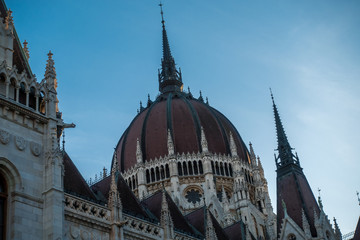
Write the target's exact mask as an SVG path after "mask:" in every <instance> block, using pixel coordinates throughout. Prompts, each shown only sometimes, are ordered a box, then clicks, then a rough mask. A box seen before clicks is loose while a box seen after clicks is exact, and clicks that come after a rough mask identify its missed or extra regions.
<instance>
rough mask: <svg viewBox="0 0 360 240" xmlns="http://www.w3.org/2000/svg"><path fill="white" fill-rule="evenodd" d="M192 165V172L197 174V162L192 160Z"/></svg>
mask: <svg viewBox="0 0 360 240" xmlns="http://www.w3.org/2000/svg"><path fill="white" fill-rule="evenodd" d="M193 166H194V174H195V175H198V174H199V171H198V166H197V162H196V161H194V162H193Z"/></svg>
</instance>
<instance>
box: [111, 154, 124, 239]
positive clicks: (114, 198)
mask: <svg viewBox="0 0 360 240" xmlns="http://www.w3.org/2000/svg"><path fill="white" fill-rule="evenodd" d="M118 178H119V167H118V160H117V154H116V151H115V153H114V157H113V165H112V169H111V183H110V191H109V199H108V206H109V208H110V211H111V213H110V222H111V229H112V230H111V235H110V239H111V240H115V239H118V238H117V236H119V235H121V230H120V228H119V227H120V226H121V225H122V224H123V222H121V220H122V203H121V199H120V193H119V191H118V187H117V185H118Z"/></svg>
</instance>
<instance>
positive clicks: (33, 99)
mask: <svg viewBox="0 0 360 240" xmlns="http://www.w3.org/2000/svg"><path fill="white" fill-rule="evenodd" d="M29 107H31V108H32V109H34V110H35V109H36V96H35V88H34V87H31V88H30V92H29Z"/></svg>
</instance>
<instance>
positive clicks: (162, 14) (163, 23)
mask: <svg viewBox="0 0 360 240" xmlns="http://www.w3.org/2000/svg"><path fill="white" fill-rule="evenodd" d="M159 6H160V13H161V23H162V26H163V28H165V21H164V12H163V9H162V6H163V5H162V3H161V1H160V4H159Z"/></svg>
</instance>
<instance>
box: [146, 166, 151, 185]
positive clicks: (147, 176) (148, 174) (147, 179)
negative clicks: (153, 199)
mask: <svg viewBox="0 0 360 240" xmlns="http://www.w3.org/2000/svg"><path fill="white" fill-rule="evenodd" d="M149 182H150V172H149V169H146V183H149Z"/></svg>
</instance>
